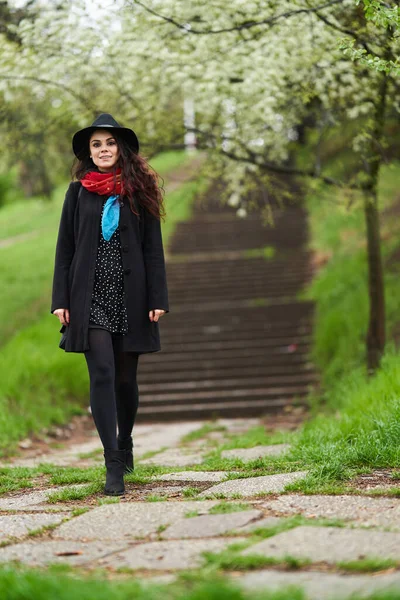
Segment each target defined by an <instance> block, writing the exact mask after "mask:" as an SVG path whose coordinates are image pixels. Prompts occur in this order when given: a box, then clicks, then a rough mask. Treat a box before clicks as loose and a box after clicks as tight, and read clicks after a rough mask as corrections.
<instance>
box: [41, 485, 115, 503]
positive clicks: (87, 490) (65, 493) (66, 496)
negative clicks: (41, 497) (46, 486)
mask: <svg viewBox="0 0 400 600" xmlns="http://www.w3.org/2000/svg"><path fill="white" fill-rule="evenodd" d="M103 487H104V483H102V482H99V481H95V482H94V483H91V484H89V485H85V486H83V487H81V488H74V487H68V488H67V489H65V490H59V491H57V492H51V493H50V494H49V495H48V496H47V502H49V503H50V504H55V503H57V502H71V501H73V500H84V499H85V498H88V497H89V496H93V495H94V494H98V493H100V492H102V490H103Z"/></svg>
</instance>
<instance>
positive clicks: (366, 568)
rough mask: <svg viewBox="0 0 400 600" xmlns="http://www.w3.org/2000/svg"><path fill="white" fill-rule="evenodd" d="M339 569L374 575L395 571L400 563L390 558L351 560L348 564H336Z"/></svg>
mask: <svg viewBox="0 0 400 600" xmlns="http://www.w3.org/2000/svg"><path fill="white" fill-rule="evenodd" d="M337 566H338V567H339V569H343V570H344V571H348V572H350V573H376V572H378V571H386V570H387V569H393V568H394V569H395V568H399V567H400V563H399V562H398V561H396V560H392V559H390V558H364V559H362V560H352V561H348V562H339V563H337Z"/></svg>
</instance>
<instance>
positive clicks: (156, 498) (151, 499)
mask: <svg viewBox="0 0 400 600" xmlns="http://www.w3.org/2000/svg"><path fill="white" fill-rule="evenodd" d="M145 500H146V502H165V501H166V500H168V496H161V495H160V494H149V495H148V496H146V498H145Z"/></svg>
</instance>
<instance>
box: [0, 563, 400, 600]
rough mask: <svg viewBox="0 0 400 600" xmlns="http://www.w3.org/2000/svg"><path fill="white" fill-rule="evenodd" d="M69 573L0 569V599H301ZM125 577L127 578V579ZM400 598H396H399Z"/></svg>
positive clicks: (218, 581) (182, 581) (185, 577)
mask: <svg viewBox="0 0 400 600" xmlns="http://www.w3.org/2000/svg"><path fill="white" fill-rule="evenodd" d="M76 571H78V569H76V570H74V572H72V569H71V568H70V567H68V566H67V565H53V566H50V568H48V569H47V570H46V571H39V570H35V569H28V568H26V567H22V566H17V565H16V566H1V567H0V597H1V598H2V600H26V599H27V598H35V600H53V599H54V598H57V600H70V599H71V598H79V600H93V598H96V600H109V598H113V600H131V599H132V598H135V600H159V599H160V598H161V597H162V598H165V600H204V599H205V598H207V600H305V595H304V594H303V592H302V591H300V590H296V589H294V588H293V587H290V588H289V587H286V588H285V589H282V590H279V591H268V590H260V591H255V590H249V591H246V590H244V589H241V588H240V587H239V586H238V585H237V584H235V582H232V581H230V580H229V579H228V578H226V577H222V576H221V575H218V574H214V573H205V574H203V573H194V574H181V575H180V576H179V577H178V581H177V582H175V583H172V584H169V585H162V584H157V583H152V582H146V581H140V580H138V579H135V578H133V577H132V575H131V572H128V573H127V579H126V580H124V581H108V580H107V575H106V574H102V573H101V572H98V573H94V574H85V573H83V572H82V573H80V574H78V573H76ZM128 575H129V577H128ZM399 597H400V596H399Z"/></svg>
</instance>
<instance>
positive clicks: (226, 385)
mask: <svg viewBox="0 0 400 600" xmlns="http://www.w3.org/2000/svg"><path fill="white" fill-rule="evenodd" d="M315 381H316V375H315V374H313V373H306V374H302V375H300V374H299V375H294V376H288V375H285V376H284V377H251V378H250V377H237V378H231V379H229V378H224V379H216V378H212V379H211V378H210V379H202V380H200V381H193V380H187V381H174V382H171V383H167V382H165V381H163V382H162V383H155V382H150V383H147V384H145V383H141V385H140V393H141V394H143V393H145V394H153V393H157V392H179V391H189V390H197V391H198V390H214V389H215V390H216V389H222V388H223V389H224V390H228V389H231V388H235V389H236V388H238V387H239V386H241V387H244V386H246V387H247V388H249V389H250V388H253V387H259V386H261V385H262V386H270V387H271V388H272V389H273V387H274V386H276V387H278V388H279V387H282V386H283V384H285V386H286V387H288V388H290V386H292V385H293V386H298V384H300V383H301V384H303V385H309V384H311V383H315Z"/></svg>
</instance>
